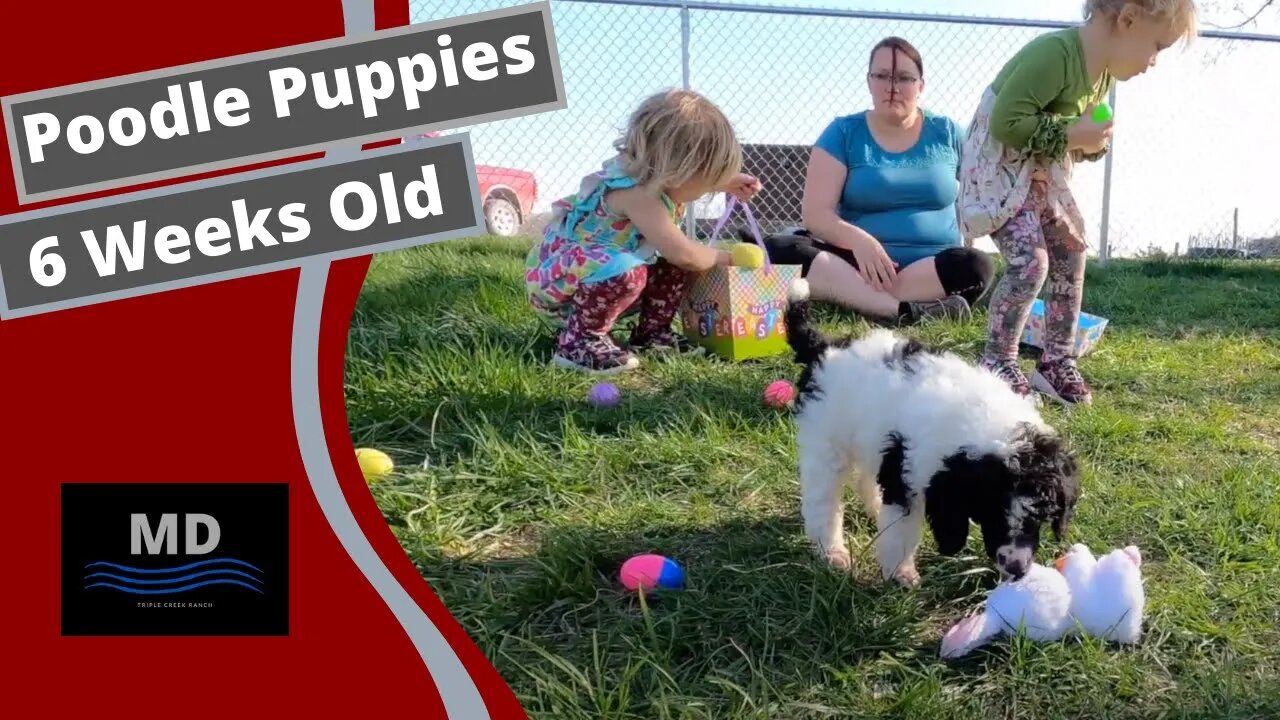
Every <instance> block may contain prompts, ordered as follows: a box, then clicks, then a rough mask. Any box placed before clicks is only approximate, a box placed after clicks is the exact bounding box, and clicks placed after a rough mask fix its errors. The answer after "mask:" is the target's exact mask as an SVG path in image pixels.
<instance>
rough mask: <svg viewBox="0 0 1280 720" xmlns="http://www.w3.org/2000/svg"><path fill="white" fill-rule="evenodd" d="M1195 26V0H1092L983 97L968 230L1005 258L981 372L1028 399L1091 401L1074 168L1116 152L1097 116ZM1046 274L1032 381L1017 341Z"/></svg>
mask: <svg viewBox="0 0 1280 720" xmlns="http://www.w3.org/2000/svg"><path fill="white" fill-rule="evenodd" d="M1196 25H1197V20H1196V8H1195V5H1194V4H1193V2H1192V0H1128V1H1126V0H1088V1H1087V3H1086V5H1085V23H1084V25H1083V26H1079V27H1073V28H1069V29H1066V30H1059V31H1056V32H1051V33H1046V34H1044V35H1041V36H1040V37H1038V38H1036V39H1034V40H1032V41H1031V42H1030V43H1028V44H1027V45H1026V46H1025V47H1024V48H1023V49H1022V50H1020V51H1019V52H1018V53H1017V54H1015V55H1014V56H1013V58H1012V59H1010V60H1009V62H1008V63H1007V64H1006V65H1005V66H1004V68H1003V69H1002V70H1001V71H1000V73H999V74H998V75H997V76H996V78H995V81H994V82H993V83H992V84H991V86H990V87H989V88H988V89H987V91H986V92H985V93H984V95H983V98H982V101H981V103H980V104H979V106H978V111H977V113H976V115H975V116H974V119H973V122H972V124H971V125H970V128H969V135H968V139H967V141H966V143H965V145H964V150H963V153H962V160H961V165H960V178H961V187H960V215H961V228H962V230H963V232H964V235H965V237H966V238H968V239H970V240H973V239H976V238H979V237H982V236H984V235H990V236H991V237H992V239H993V240H994V241H995V243H996V245H997V246H998V247H999V249H1000V253H1001V254H1002V255H1003V256H1004V258H1005V260H1006V264H1007V270H1006V272H1005V275H1004V277H1003V278H1002V279H1001V281H1000V283H999V284H998V285H997V286H996V288H995V290H994V291H993V293H992V295H991V303H990V311H989V317H990V327H989V328H988V338H987V343H986V348H985V350H984V352H983V357H982V360H981V364H982V365H983V366H984V367H986V368H988V369H989V370H991V371H993V372H995V373H996V374H997V375H998V376H1000V377H1001V378H1002V379H1004V380H1005V381H1006V382H1008V383H1009V384H1010V385H1011V386H1013V388H1014V389H1015V390H1016V391H1018V392H1019V393H1021V394H1023V395H1030V394H1031V392H1032V390H1033V389H1034V390H1036V391H1039V392H1041V393H1044V394H1045V395H1047V396H1048V397H1050V398H1052V399H1055V400H1058V401H1059V402H1063V403H1067V404H1077V403H1078V404H1087V403H1089V402H1090V401H1091V399H1092V393H1091V391H1090V390H1089V386H1088V384H1086V383H1085V380H1084V378H1083V377H1082V376H1081V375H1080V371H1079V370H1078V369H1077V367H1076V357H1075V336H1076V328H1077V325H1078V322H1079V315H1080V301H1081V296H1082V294H1083V287H1084V267H1085V248H1086V242H1085V227H1084V218H1083V217H1082V216H1081V214H1080V209H1079V208H1078V207H1077V205H1076V201H1075V199H1074V198H1073V197H1072V194H1071V189H1070V186H1069V181H1070V179H1071V170H1072V166H1073V164H1074V163H1075V162H1078V161H1080V160H1097V159H1098V158H1100V157H1102V156H1103V155H1104V154H1105V153H1106V152H1107V149H1108V147H1109V141H1110V138H1111V122H1110V121H1108V122H1105V123H1097V122H1094V121H1093V120H1092V119H1091V115H1092V112H1093V108H1094V107H1095V106H1096V105H1097V103H1099V102H1100V101H1102V100H1103V99H1104V98H1105V97H1106V95H1107V93H1108V92H1110V90H1111V87H1112V86H1113V85H1114V83H1115V82H1117V81H1121V82H1123V81H1125V80H1129V79H1131V78H1133V77H1136V76H1137V75H1141V74H1142V73H1144V72H1146V71H1147V70H1149V69H1151V68H1152V67H1154V66H1155V64H1156V57H1157V56H1158V55H1159V54H1160V53H1161V52H1163V51H1164V50H1165V49H1166V48H1168V47H1170V46H1171V45H1173V44H1174V43H1175V42H1176V41H1177V40H1178V39H1179V38H1182V39H1185V40H1190V38H1192V37H1194V36H1195V34H1196ZM1046 276H1047V277H1048V280H1049V296H1048V298H1047V300H1046V302H1045V343H1044V353H1043V355H1042V356H1041V358H1040V360H1039V363H1038V364H1037V367H1036V370H1035V373H1034V374H1033V375H1032V377H1031V379H1030V380H1028V379H1027V377H1026V376H1025V375H1023V374H1022V370H1021V369H1020V368H1019V367H1018V340H1019V338H1020V337H1021V335H1022V330H1023V326H1024V325H1025V324H1026V321H1027V315H1028V314H1029V313H1030V310H1031V305H1032V303H1033V302H1034V301H1035V298H1036V296H1037V295H1039V293H1040V289H1041V287H1042V286H1043V285H1044V281H1045V278H1046Z"/></svg>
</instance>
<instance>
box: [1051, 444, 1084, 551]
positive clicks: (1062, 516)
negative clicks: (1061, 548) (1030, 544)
mask: <svg viewBox="0 0 1280 720" xmlns="http://www.w3.org/2000/svg"><path fill="white" fill-rule="evenodd" d="M1062 468H1063V471H1064V472H1063V474H1062V475H1061V476H1060V477H1059V478H1058V507H1057V508H1056V509H1055V512H1054V515H1053V534H1054V536H1055V537H1057V538H1058V540H1059V541H1061V540H1062V539H1063V538H1064V537H1066V535H1067V528H1069V527H1070V526H1071V519H1072V517H1074V516H1075V514H1076V499H1077V498H1079V497H1080V474H1079V471H1078V470H1077V468H1076V461H1075V459H1074V458H1072V457H1070V456H1068V457H1067V458H1066V460H1065V462H1063V464H1062Z"/></svg>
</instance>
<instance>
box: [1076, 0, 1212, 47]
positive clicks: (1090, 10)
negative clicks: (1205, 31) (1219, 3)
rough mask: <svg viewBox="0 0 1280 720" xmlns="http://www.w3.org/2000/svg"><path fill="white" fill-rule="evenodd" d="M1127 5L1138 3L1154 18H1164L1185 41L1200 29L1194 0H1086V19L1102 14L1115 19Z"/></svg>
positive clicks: (1189, 39)
mask: <svg viewBox="0 0 1280 720" xmlns="http://www.w3.org/2000/svg"><path fill="white" fill-rule="evenodd" d="M1126 5H1136V6H1137V7H1138V8H1140V9H1141V10H1142V11H1143V12H1144V13H1146V15H1147V17H1149V18H1151V19H1152V20H1163V21H1165V22H1167V23H1169V27H1170V28H1172V29H1173V30H1174V31H1176V32H1177V33H1178V37H1179V38H1181V39H1182V40H1183V42H1188V43H1189V42H1191V39H1192V38H1194V37H1195V36H1196V34H1197V33H1198V32H1199V31H1200V21H1199V17H1198V13H1197V11H1196V4H1195V2H1194V0H1086V2H1085V4H1084V19H1085V20H1092V19H1093V18H1094V17H1095V16H1098V15H1101V16H1103V17H1106V18H1110V19H1111V20H1114V19H1115V18H1117V17H1119V15H1120V11H1122V10H1124V7H1125V6H1126Z"/></svg>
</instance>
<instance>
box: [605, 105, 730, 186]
mask: <svg viewBox="0 0 1280 720" xmlns="http://www.w3.org/2000/svg"><path fill="white" fill-rule="evenodd" d="M614 148H615V149H616V150H617V151H618V153H619V155H620V163H621V166H622V170H623V172H625V173H627V175H629V176H630V177H631V178H632V179H633V180H635V181H636V184H638V185H640V186H641V187H645V188H650V189H656V190H659V191H665V190H669V189H671V188H674V187H678V186H680V185H683V184H685V183H687V182H689V181H691V180H700V181H705V182H706V183H707V184H708V185H711V186H712V187H718V186H720V185H723V184H724V183H725V182H728V180H729V178H731V177H733V175H734V174H735V173H737V172H739V171H740V170H741V169H742V147H741V146H740V145H739V144H738V139H737V137H736V136H735V135H734V132H733V126H732V125H730V124H729V119H728V118H727V117H725V116H724V113H722V112H720V108H718V107H716V106H715V104H714V103H712V102H711V101H710V100H707V99H706V98H705V97H703V96H701V95H699V94H698V93H696V92H693V91H692V90H667V91H665V92H660V93H658V94H656V95H652V96H650V97H648V98H646V99H645V100H644V102H642V103H640V107H638V108H636V110H635V112H633V113H632V114H631V119H630V121H629V122H628V123H627V131H626V134H625V135H623V136H622V137H621V138H619V139H618V140H617V141H616V142H615V143H614Z"/></svg>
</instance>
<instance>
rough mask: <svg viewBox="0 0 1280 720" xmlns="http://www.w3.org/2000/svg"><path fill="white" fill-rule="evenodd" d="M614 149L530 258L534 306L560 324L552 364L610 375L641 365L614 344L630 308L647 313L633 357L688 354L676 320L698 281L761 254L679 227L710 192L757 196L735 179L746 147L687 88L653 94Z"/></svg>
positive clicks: (528, 280)
mask: <svg viewBox="0 0 1280 720" xmlns="http://www.w3.org/2000/svg"><path fill="white" fill-rule="evenodd" d="M615 149H616V150H617V151H618V155H617V156H616V157H614V158H612V159H610V160H609V161H608V162H606V163H605V164H604V167H603V168H602V169H600V170H599V171H597V172H595V173H593V174H591V175H589V176H587V177H586V178H584V179H583V181H582V184H581V187H580V188H579V189H578V192H577V193H576V194H575V195H572V196H569V197H567V198H564V199H561V200H559V201H557V202H556V203H555V205H554V207H553V210H554V213H553V217H552V220H551V223H550V224H549V225H548V226H547V229H546V230H545V231H544V232H543V239H542V242H541V243H539V244H538V245H537V246H535V247H534V248H533V249H532V250H531V251H530V253H529V256H528V258H527V260H526V262H525V285H526V289H527V291H528V294H529V301H530V302H531V303H532V305H533V307H534V309H535V310H537V311H539V312H541V313H543V314H544V315H546V316H548V317H549V318H551V319H552V320H553V321H554V322H556V323H558V324H560V325H561V326H562V327H563V329H562V331H561V332H560V337H559V341H558V342H557V344H556V352H555V357H554V359H553V361H554V363H555V364H556V365H558V366H560V367H566V368H572V369H577V370H584V371H587V372H592V373H602V374H603V373H614V372H620V371H623V370H629V369H631V368H634V367H636V366H637V365H638V364H639V360H638V359H637V358H636V357H635V356H634V355H633V354H632V353H631V352H630V350H625V349H623V348H620V347H618V345H617V344H616V343H614V341H613V339H612V338H610V337H609V331H610V330H611V329H612V328H613V325H614V323H615V322H616V321H617V320H618V318H619V317H620V316H622V315H623V314H624V313H625V312H627V311H629V310H636V311H638V312H639V319H638V321H637V324H636V326H635V329H634V330H633V331H632V333H631V339H630V342H629V343H628V344H629V346H630V349H631V350H675V351H677V352H684V351H687V350H689V349H690V345H689V343H688V342H687V341H686V340H685V339H684V338H682V337H680V336H679V335H677V334H676V333H675V332H674V331H673V330H672V328H671V325H672V322H673V321H674V320H675V316H676V313H677V311H678V310H679V308H680V303H681V301H682V300H683V298H684V295H685V290H686V287H687V281H688V279H689V276H690V274H691V273H698V272H702V271H705V270H709V269H711V268H713V267H717V266H729V265H748V266H755V265H756V262H755V261H756V260H758V259H759V256H757V255H751V254H745V253H744V254H743V257H742V258H741V259H740V260H735V259H734V257H735V254H731V253H729V252H726V251H723V250H716V249H712V248H710V247H707V246H706V245H703V244H700V243H698V242H695V241H693V240H690V239H689V238H688V237H686V236H685V234H684V233H683V232H682V231H681V230H680V227H679V225H678V224H677V223H678V222H679V220H680V218H681V217H682V216H683V215H684V206H685V204H686V203H689V202H692V201H694V200H697V199H698V198H700V197H702V196H703V195H706V194H707V193H709V192H713V191H716V190H724V191H726V192H729V193H732V194H733V195H735V196H736V197H738V198H740V199H741V200H743V201H747V200H750V199H751V198H752V197H753V196H754V195H755V194H756V193H757V192H758V191H759V190H760V183H759V182H758V181H757V180H756V179H755V178H753V177H751V176H750V175H744V174H742V173H739V172H738V170H739V168H740V167H741V166H742V149H741V148H740V147H739V145H738V141H737V138H736V137H735V136H734V133H733V127H732V126H731V125H730V124H729V121H728V119H727V118H725V116H724V114H723V113H721V112H720V110H719V108H717V107H716V106H715V105H713V104H712V103H711V102H710V101H708V100H707V99H706V98H704V97H702V96H701V95H698V94H697V93H694V92H691V91H688V90H673V91H668V92H663V93H659V94H657V95H654V96H652V97H650V98H648V99H647V100H645V101H644V102H643V103H641V105H640V107H639V108H638V109H637V110H636V111H635V112H634V113H633V114H632V116H631V119H630V122H629V126H628V128H627V131H626V134H625V135H624V136H623V137H622V138H621V139H619V140H618V141H617V142H616V143H615ZM659 255H660V256H659Z"/></svg>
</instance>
